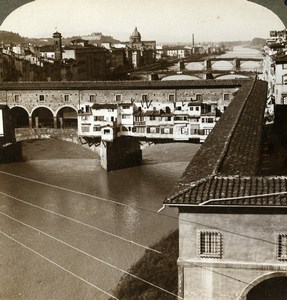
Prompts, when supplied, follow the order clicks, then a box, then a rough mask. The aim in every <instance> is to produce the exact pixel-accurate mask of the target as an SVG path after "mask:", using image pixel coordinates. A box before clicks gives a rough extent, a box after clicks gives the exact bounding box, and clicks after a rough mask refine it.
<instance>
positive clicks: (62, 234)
mask: <svg viewBox="0 0 287 300" xmlns="http://www.w3.org/2000/svg"><path fill="white" fill-rule="evenodd" d="M26 147H29V149H30V150H31V149H32V152H33V153H34V154H33V155H30V157H28V158H29V159H28V160H27V161H26V162H21V163H12V164H4V165H0V233H1V234H0V247H1V258H0V299H5V300H6V299H29V300H30V299H37V300H39V299H59V300H60V299H61V300H63V299H67V300H68V299H107V298H108V297H109V296H108V293H111V291H112V289H113V288H115V286H116V284H117V282H118V281H119V279H120V277H121V276H122V275H123V274H124V273H123V271H127V270H128V269H129V267H130V266H131V265H132V264H133V263H134V262H136V261H137V260H138V259H139V258H140V257H141V256H142V255H143V254H144V251H145V249H146V248H147V247H149V246H152V244H154V243H155V242H157V241H158V240H159V239H160V238H161V237H163V236H165V235H167V234H168V233H169V232H170V231H172V230H174V229H176V228H177V223H178V221H177V212H176V210H168V209H166V210H164V211H163V212H162V213H160V214H157V211H158V209H160V208H161V206H162V202H163V200H164V198H165V197H166V196H167V194H168V193H169V191H170V190H171V188H172V186H173V185H174V184H175V183H176V181H177V180H178V179H179V177H180V175H181V174H182V172H183V171H184V169H185V167H186V165H187V163H188V162H189V160H190V159H191V157H192V156H193V154H194V153H195V151H196V150H197V149H198V147H199V145H193V144H169V145H157V146H151V147H149V148H146V149H144V164H143V165H142V166H140V167H134V168H129V169H124V170H120V171H115V172H110V173H106V172H105V171H104V170H102V169H101V167H100V163H99V160H98V159H97V158H93V155H94V154H93V153H90V152H89V150H86V151H87V152H85V151H83V150H82V149H81V150H79V148H78V147H81V146H76V145H73V144H69V143H67V142H59V141H58V142H55V141H50V142H49V141H48V140H47V141H44V142H39V141H38V142H33V143H28V144H26ZM33 147H34V148H33ZM67 149H68V151H69V153H70V154H69V155H68V157H71V158H69V159H66V158H65V153H62V152H65V151H67ZM28 152H29V151H28ZM50 152H54V155H53V154H51V153H50ZM71 152H73V153H72V156H71ZM77 152H79V153H77ZM24 154H25V151H24ZM159 255H161V254H159ZM105 292H107V294H106V293H105Z"/></svg>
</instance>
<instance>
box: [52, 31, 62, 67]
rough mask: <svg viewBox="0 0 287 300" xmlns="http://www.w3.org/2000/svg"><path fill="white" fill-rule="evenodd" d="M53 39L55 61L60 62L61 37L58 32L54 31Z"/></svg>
mask: <svg viewBox="0 0 287 300" xmlns="http://www.w3.org/2000/svg"><path fill="white" fill-rule="evenodd" d="M53 39H54V52H55V61H59V62H60V61H61V60H62V35H61V33H60V32H58V31H56V32H54V33H53Z"/></svg>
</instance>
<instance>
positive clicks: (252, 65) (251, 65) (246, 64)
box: [240, 60, 263, 71]
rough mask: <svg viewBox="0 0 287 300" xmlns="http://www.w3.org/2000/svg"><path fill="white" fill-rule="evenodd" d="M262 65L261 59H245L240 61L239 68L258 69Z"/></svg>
mask: <svg viewBox="0 0 287 300" xmlns="http://www.w3.org/2000/svg"><path fill="white" fill-rule="evenodd" d="M262 66H263V64H262V61H252V60H245V61H242V62H241V63H240V68H241V69H242V70H252V71H254V70H260V69H261V68H262Z"/></svg>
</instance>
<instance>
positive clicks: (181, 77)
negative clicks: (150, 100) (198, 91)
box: [161, 74, 202, 81]
mask: <svg viewBox="0 0 287 300" xmlns="http://www.w3.org/2000/svg"><path fill="white" fill-rule="evenodd" d="M200 79H202V78H200V77H199V76H198V75H185V74H178V75H168V76H165V77H162V79H161V80H162V81H165V80H200Z"/></svg>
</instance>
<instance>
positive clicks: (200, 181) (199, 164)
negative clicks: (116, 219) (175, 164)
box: [164, 80, 285, 205]
mask: <svg viewBox="0 0 287 300" xmlns="http://www.w3.org/2000/svg"><path fill="white" fill-rule="evenodd" d="M266 98H267V83H266V82H263V81H260V80H255V81H249V82H248V83H246V84H244V85H243V86H242V88H241V89H240V91H239V92H238V93H237V95H236V96H235V97H234V99H233V101H232V102H231V103H230V104H229V106H228V108H227V109H226V111H225V113H224V114H223V115H222V117H221V118H220V120H219V122H218V123H217V124H216V126H215V127H214V129H213V130H212V132H211V133H210V134H209V136H208V138H207V139H206V141H205V143H204V144H203V145H202V146H201V148H200V149H199V151H198V152H197V153H196V155H195V156H194V158H193V159H192V161H191V162H190V164H189V165H188V167H187V168H186V170H185V172H184V173H183V176H182V178H181V179H180V181H179V183H178V184H177V185H176V186H175V188H174V189H173V191H172V193H171V195H170V196H169V197H168V198H167V199H166V201H165V202H164V204H166V205H171V204H172V205H173V204H191V205H198V204H200V203H202V202H204V201H207V200H209V199H211V198H225V197H231V196H232V195H237V194H238V195H239V196H240V195H241V194H240V193H242V192H243V194H244V195H254V194H261V190H262V188H261V187H260V184H258V185H253V184H254V182H255V181H254V180H253V181H252V180H249V181H248V184H247V185H246V186H245V183H246V182H247V181H246V180H245V181H244V180H239V181H236V180H235V179H234V178H237V180H238V178H241V177H244V178H245V177H246V176H248V177H249V178H253V177H255V176H258V174H259V164H260V150H261V137H262V128H263V124H264V109H265V104H266ZM257 180H258V181H260V180H261V181H262V182H265V181H264V180H265V179H264V178H261V179H260V178H259V177H258V179H257ZM280 180H281V181H282V180H285V179H280ZM281 181H280V182H281ZM215 182H217V184H214V183H215ZM234 182H237V183H239V184H238V185H233V184H234ZM256 182H257V181H256ZM218 183H220V184H219V185H218ZM222 186H225V187H226V189H223V190H222V189H221V187H222ZM282 186H283V185H280V184H279V185H273V186H271V185H270V186H268V187H269V189H268V191H267V192H268V193H269V192H275V191H276V192H278V191H279V190H280V188H279V187H282ZM214 195H216V197H215V196H214ZM258 203H259V202H258ZM213 204H215V203H213ZM243 204H244V205H245V204H247V203H246V202H244V201H243Z"/></svg>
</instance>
